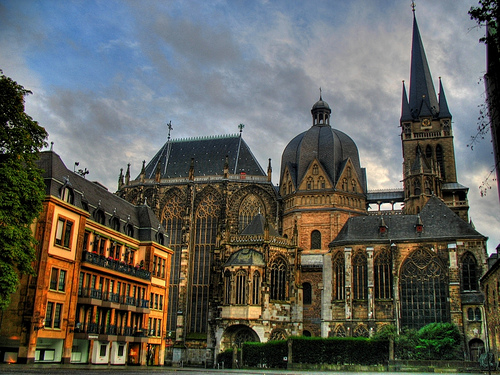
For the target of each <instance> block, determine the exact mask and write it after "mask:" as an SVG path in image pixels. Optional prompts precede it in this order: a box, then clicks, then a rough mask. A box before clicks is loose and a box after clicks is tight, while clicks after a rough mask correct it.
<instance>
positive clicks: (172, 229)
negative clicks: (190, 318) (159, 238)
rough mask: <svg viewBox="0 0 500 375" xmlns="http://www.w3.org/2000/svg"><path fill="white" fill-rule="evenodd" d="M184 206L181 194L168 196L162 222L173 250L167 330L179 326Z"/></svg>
mask: <svg viewBox="0 0 500 375" xmlns="http://www.w3.org/2000/svg"><path fill="white" fill-rule="evenodd" d="M182 215H183V208H182V203H181V198H180V195H179V196H178V195H175V194H173V195H169V196H167V199H166V202H165V205H164V206H163V211H162V214H161V222H162V224H163V226H164V228H165V234H166V238H167V239H168V247H170V248H171V249H172V250H173V252H174V253H173V254H172V258H171V262H172V263H171V269H170V285H169V292H168V299H169V301H168V314H167V330H168V331H175V330H176V327H177V312H178V311H179V310H180V309H179V282H180V269H181V244H182Z"/></svg>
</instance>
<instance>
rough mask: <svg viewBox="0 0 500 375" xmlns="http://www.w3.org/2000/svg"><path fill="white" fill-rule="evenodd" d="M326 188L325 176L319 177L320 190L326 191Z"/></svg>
mask: <svg viewBox="0 0 500 375" xmlns="http://www.w3.org/2000/svg"><path fill="white" fill-rule="evenodd" d="M325 187H326V183H325V178H324V177H323V176H319V177H318V188H320V189H324V188H325Z"/></svg>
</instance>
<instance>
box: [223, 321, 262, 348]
mask: <svg viewBox="0 0 500 375" xmlns="http://www.w3.org/2000/svg"><path fill="white" fill-rule="evenodd" d="M245 342H260V339H259V336H258V335H257V333H255V331H254V330H253V329H252V328H250V327H249V326H246V325H243V324H236V325H233V326H230V327H227V328H226V330H225V331H224V334H223V335H222V339H221V342H220V352H223V351H225V350H227V349H231V348H234V347H237V348H238V349H240V348H241V346H242V345H243V343H245Z"/></svg>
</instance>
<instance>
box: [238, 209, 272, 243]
mask: <svg viewBox="0 0 500 375" xmlns="http://www.w3.org/2000/svg"><path fill="white" fill-rule="evenodd" d="M265 226H266V218H265V217H264V216H263V215H262V214H261V213H258V214H257V215H255V217H254V218H253V219H252V221H251V222H250V224H248V225H247V226H246V227H245V228H244V229H243V230H242V231H241V233H240V234H242V235H262V234H264V230H265ZM269 235H270V236H274V237H277V236H279V234H278V232H277V231H276V229H275V228H274V227H273V226H272V225H271V224H269Z"/></svg>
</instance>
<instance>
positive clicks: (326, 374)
mask: <svg viewBox="0 0 500 375" xmlns="http://www.w3.org/2000/svg"><path fill="white" fill-rule="evenodd" d="M0 373H1V374H2V375H4V374H5V375H9V374H12V375H14V374H15V375H19V374H44V375H52V374H54V375H62V374H68V373H71V374H72V375H80V374H81V375H84V374H85V375H88V374H100V375H104V374H126V375H139V374H141V375H143V374H145V373H149V374H152V375H160V374H166V375H174V374H175V375H188V374H200V375H202V374H208V375H216V374H220V375H225V374H232V375H238V374H242V375H253V374H255V375H273V374H280V375H282V374H287V375H299V374H307V375H311V374H323V375H344V374H345V375H353V374H354V372H334V371H287V370H272V369H271V370H267V369H262V370H220V369H219V370H217V369H198V368H172V367H128V366H88V365H84V366H78V365H16V364H13V365H7V364H0ZM381 374H386V375H389V374H395V375H419V374H423V373H417V372H411V373H405V372H395V373H392V372H382V373H381V372H365V373H363V375H381ZM449 374H452V375H453V374H458V373H449ZM497 374H498V373H497ZM464 375H465V374H464ZM468 375H470V373H468Z"/></svg>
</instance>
